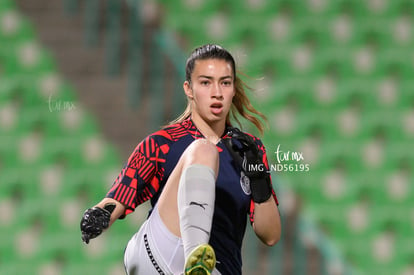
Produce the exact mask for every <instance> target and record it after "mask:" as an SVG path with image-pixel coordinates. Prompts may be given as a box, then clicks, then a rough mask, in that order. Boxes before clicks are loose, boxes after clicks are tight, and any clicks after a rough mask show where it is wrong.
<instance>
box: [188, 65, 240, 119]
mask: <svg viewBox="0 0 414 275" xmlns="http://www.w3.org/2000/svg"><path fill="white" fill-rule="evenodd" d="M184 90H185V93H186V95H187V97H188V98H189V99H190V100H191V104H192V115H193V116H198V117H200V118H201V119H203V120H204V121H205V122H207V123H214V122H218V121H223V122H225V121H226V117H227V114H228V113H229V111H230V107H231V104H232V100H233V97H234V95H235V88H234V75H233V70H232V67H231V65H230V63H228V62H226V61H225V60H222V59H205V60H197V61H196V62H195V65H194V70H193V73H192V75H191V83H189V82H187V81H186V82H185V83H184Z"/></svg>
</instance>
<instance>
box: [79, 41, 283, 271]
mask: <svg viewBox="0 0 414 275" xmlns="http://www.w3.org/2000/svg"><path fill="white" fill-rule="evenodd" d="M183 87H184V92H185V95H186V96H187V99H188V105H187V108H186V110H185V111H184V113H183V114H182V115H181V116H180V117H179V118H178V119H176V120H175V121H174V122H172V123H171V124H170V125H169V126H166V127H164V128H163V129H161V130H159V131H157V132H155V133H153V134H151V135H149V136H148V137H147V138H145V139H144V140H143V141H142V142H141V143H139V144H138V146H137V147H136V149H135V151H134V152H133V153H132V155H131V156H130V158H129V159H128V162H127V165H126V166H125V167H124V168H123V169H122V171H121V173H120V174H119V176H118V178H117V179H116V181H115V183H114V185H113V187H112V188H111V189H110V190H109V192H108V193H107V196H106V198H104V199H103V200H102V201H101V202H100V203H98V204H97V205H96V206H94V207H93V208H90V209H88V210H86V211H85V213H84V215H83V218H82V220H81V231H82V239H83V241H84V242H86V243H88V242H89V240H90V239H91V238H95V237H97V236H98V235H99V234H101V233H102V231H103V230H104V229H106V228H108V227H109V226H110V225H111V224H112V223H113V222H114V221H115V220H117V219H119V218H123V217H125V216H126V215H127V214H129V213H131V212H132V211H133V210H134V209H135V208H136V207H137V206H138V205H139V204H141V203H143V202H144V201H146V200H149V199H150V200H151V204H152V207H153V208H152V210H151V212H150V215H149V216H148V219H147V220H146V221H145V222H144V223H143V224H142V226H141V227H140V229H139V231H138V232H137V233H136V234H135V235H134V236H133V237H132V238H131V240H130V241H129V242H128V245H127V248H126V250H125V257H124V263H125V268H126V271H127V274H130V275H132V274H143V275H151V274H185V275H189V274H208V275H210V274H223V275H229V274H231V275H234V274H241V270H242V257H241V247H242V240H243V236H244V232H245V229H246V223H247V215H248V216H249V217H250V222H251V224H252V226H253V230H254V232H255V233H256V235H257V236H258V237H259V239H260V240H261V241H262V242H263V243H265V244H267V245H269V246H272V245H274V244H276V243H277V242H278V240H279V239H280V234H281V224H280V217H279V211H278V207H277V204H278V202H277V198H276V195H275V193H274V191H273V188H272V185H271V179H270V174H269V173H267V171H266V170H267V169H257V168H258V167H262V168H263V167H266V168H268V163H267V159H266V153H265V149H264V146H263V144H262V143H261V141H260V140H259V139H258V138H256V137H254V136H252V135H250V134H247V133H244V132H241V131H240V130H238V129H237V128H234V127H232V122H231V118H233V119H235V120H236V121H237V122H238V118H237V115H241V116H242V117H244V118H246V119H247V120H249V121H251V122H252V123H253V124H254V125H255V126H256V127H257V128H258V129H259V130H260V131H261V132H262V131H263V126H262V124H261V122H260V120H259V119H258V118H257V116H261V117H263V115H262V114H261V113H260V112H258V111H257V110H255V109H254V108H253V107H252V105H251V104H250V101H249V99H248V98H247V96H246V94H245V86H244V84H243V82H242V81H241V80H240V79H239V78H238V77H237V75H236V67H235V62H234V59H233V57H232V56H231V54H230V53H229V52H228V51H227V50H225V49H223V48H222V47H220V46H218V45H211V44H208V45H204V46H202V47H199V48H197V49H195V50H194V51H193V52H192V54H191V55H190V57H189V58H188V60H187V63H186V80H185V82H184V85H183ZM251 168H254V169H251Z"/></svg>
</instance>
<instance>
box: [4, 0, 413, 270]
mask: <svg viewBox="0 0 414 275" xmlns="http://www.w3.org/2000/svg"><path fill="white" fill-rule="evenodd" d="M413 17H414V2H413V1H410V0H392V1H391V0H367V1H357V0H331V1H330V0H303V1H299V0H291V1H288V0H238V1H236V0H209V1H202V0H177V1H167V0H158V1H157V0H153V1H150V0H146V1H139V0H129V1H117V0H105V1H99V0H84V1H80V0H62V1H53V0H50V1H47V0H41V1H29V0H15V1H14V0H0V196H1V198H0V274H42V275H43V274H46V275H55V274H56V275H57V274H59V275H60V274H110V275H113V274H124V271H123V264H122V261H123V250H124V247H125V245H126V242H127V241H128V239H129V238H130V237H131V236H132V235H133V234H134V232H136V231H137V229H138V228H139V226H140V224H141V222H142V221H143V220H144V219H145V217H146V211H147V208H148V206H147V205H145V206H143V207H141V208H140V209H139V210H137V211H136V213H134V214H132V216H131V217H129V218H127V219H126V220H124V221H120V222H118V223H116V224H115V225H114V226H113V228H111V230H110V231H109V232H107V233H106V234H104V235H102V236H101V237H99V238H98V239H96V240H93V241H92V243H91V244H90V245H88V246H86V245H84V244H82V242H81V240H80V232H79V220H80V217H81V215H82V212H83V211H84V209H86V208H88V207H90V206H91V205H93V204H94V203H96V202H97V201H99V200H100V199H101V198H102V197H103V196H104V195H105V193H106V191H107V190H108V188H109V187H110V186H111V184H112V182H113V180H114V179H115V177H116V176H117V174H118V172H119V171H120V169H121V167H122V165H123V163H124V162H125V161H126V158H127V157H128V154H129V153H131V152H132V150H133V148H134V146H135V145H136V144H137V143H138V142H139V141H140V139H142V138H143V137H144V136H145V135H147V134H149V133H150V132H151V131H153V130H155V129H157V128H158V127H159V126H160V125H163V124H166V123H167V122H168V121H169V120H171V119H173V118H174V117H175V116H176V115H178V114H179V113H180V111H181V110H182V108H183V106H184V105H185V98H184V94H183V92H182V88H181V85H182V82H183V80H184V71H183V70H184V65H185V57H186V55H187V54H188V53H189V52H190V51H191V50H192V49H193V48H194V47H196V46H199V45H201V44H205V43H219V44H221V45H223V46H224V47H225V48H228V49H229V50H230V51H231V52H232V53H233V54H234V56H235V58H236V62H237V63H238V65H239V70H240V71H241V72H243V73H245V74H246V75H247V76H246V77H244V80H245V81H246V82H247V83H248V84H249V85H250V86H251V87H253V88H254V89H255V92H254V93H252V95H251V97H252V99H253V101H254V103H255V106H257V107H258V109H259V110H261V111H262V112H263V113H265V114H266V115H267V117H268V119H269V129H268V130H267V131H266V132H265V135H264V137H263V141H264V144H265V145H266V147H267V150H268V158H269V162H270V164H273V165H274V170H278V171H273V172H274V174H273V181H274V187H275V189H276V191H277V193H278V196H279V199H280V209H281V214H282V219H283V237H282V240H281V242H280V243H279V244H278V245H276V246H275V247H273V248H266V247H264V246H263V245H261V244H259V242H258V241H257V239H256V238H255V237H254V236H253V235H252V230H251V228H248V230H247V232H246V241H245V245H244V249H243V257H244V267H243V270H244V274H247V275H249V274H269V275H270V274H294V275H299V274H335V275H336V274H369V275H370V274H384V275H389V274H398V275H409V274H414V234H413V231H414V188H413V183H414V182H413V177H412V176H413V175H412V173H413V168H414V153H413V152H412V150H410V149H411V148H412V145H413V138H414V80H413V76H414V51H413V46H414V30H413V28H414V27H413V26H414V24H413V23H414V22H413ZM244 126H245V128H246V129H247V130H249V129H250V128H249V127H250V126H249V125H244ZM278 148H279V153H280V154H283V153H287V152H288V151H289V152H290V158H291V157H292V153H297V155H298V154H300V155H301V156H303V159H302V160H300V161H297V160H294V159H293V160H292V159H290V160H284V159H280V158H279V159H278V158H277V153H276V152H277V151H278ZM281 151H283V152H281ZM279 156H282V155H279ZM278 164H281V165H282V166H280V165H279V166H278ZM283 165H285V166H283ZM305 166H306V167H308V168H309V171H307V170H308V169H304V167H305ZM281 167H288V168H287V170H286V171H283V170H284V169H283V168H281ZM280 170H282V171H280ZM305 170H306V171H305Z"/></svg>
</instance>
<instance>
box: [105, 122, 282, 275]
mask: <svg viewBox="0 0 414 275" xmlns="http://www.w3.org/2000/svg"><path fill="white" fill-rule="evenodd" d="M226 133H227V130H226V131H225V134H224V136H222V138H228V136H227V134H226ZM198 138H204V137H203V136H202V135H201V134H200V132H199V131H198V130H197V128H196V126H195V125H194V123H193V122H192V120H191V119H187V120H184V121H183V122H181V123H177V124H173V125H170V126H167V127H165V128H163V129H162V130H159V131H157V132H155V133H153V134H151V135H149V136H148V137H147V138H145V139H144V140H143V141H142V142H141V143H139V144H138V146H137V147H136V148H135V150H134V152H133V153H132V154H131V156H130V157H129V159H128V161H127V163H126V165H125V167H124V168H123V169H122V170H121V172H120V174H119V176H118V177H117V178H116V180H115V182H114V184H113V186H112V188H111V189H110V191H109V192H108V194H107V197H109V198H113V199H115V200H117V201H119V202H121V203H123V204H124V205H125V206H126V207H127V210H126V212H125V215H127V214H129V213H131V212H132V211H134V209H135V208H136V207H137V206H138V205H139V204H141V203H143V202H145V201H147V200H151V205H152V206H154V205H155V204H156V202H157V200H158V198H159V196H160V194H161V192H162V189H163V187H164V185H165V183H166V182H167V180H168V177H169V175H170V174H171V172H172V171H173V169H174V168H175V166H176V164H177V162H178V160H179V158H180V157H181V155H182V154H183V152H184V150H185V149H186V148H187V147H188V146H189V145H190V144H191V143H192V142H193V141H194V140H195V139H198ZM254 139H255V141H256V143H257V145H258V148H259V149H260V150H261V151H262V153H263V160H264V163H265V165H266V166H267V168H268V162H267V159H266V152H265V149H264V146H263V144H262V143H261V141H260V140H259V139H258V138H256V137H254ZM216 146H217V150H218V152H219V159H220V163H219V165H220V166H219V173H218V176H217V180H216V199H215V206H214V216H213V223H212V229H211V234H210V244H211V245H212V247H213V248H214V250H215V253H216V257H217V265H216V268H217V269H218V270H219V271H220V272H221V273H222V274H241V267H242V258H241V246H242V240H243V236H244V232H245V229H246V223H247V217H249V219H250V222H253V221H254V203H253V201H252V199H251V196H250V187H249V184H248V181H245V180H243V176H242V172H241V167H236V165H235V164H234V162H233V159H232V157H231V155H230V153H229V151H228V150H227V148H226V147H225V145H224V144H223V143H222V142H219V143H218V144H217V145H216ZM273 197H274V199H275V201H276V203H278V202H277V198H276V195H275V193H274V191H273Z"/></svg>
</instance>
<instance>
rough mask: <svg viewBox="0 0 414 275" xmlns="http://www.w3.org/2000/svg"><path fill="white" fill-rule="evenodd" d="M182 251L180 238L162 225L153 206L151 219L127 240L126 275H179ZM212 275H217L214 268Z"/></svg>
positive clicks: (182, 265)
mask: <svg viewBox="0 0 414 275" xmlns="http://www.w3.org/2000/svg"><path fill="white" fill-rule="evenodd" d="M184 262H185V259H184V248H183V242H182V240H181V238H179V237H177V236H175V235H174V234H172V233H171V232H170V231H169V230H168V228H167V227H166V226H165V225H164V223H163V222H162V220H161V217H160V215H159V212H158V208H157V207H154V210H153V211H152V213H151V215H150V217H149V218H148V219H147V220H146V221H145V222H144V223H143V224H142V225H141V228H140V229H139V231H138V232H137V233H135V234H134V236H132V238H131V239H130V240H129V242H128V244H127V247H126V249H125V255H124V264H125V270H126V272H127V274H128V275H181V274H183V270H184ZM212 275H220V272H219V271H218V270H216V269H214V270H213V272H212Z"/></svg>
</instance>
